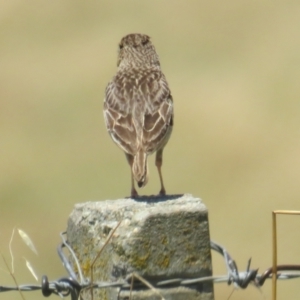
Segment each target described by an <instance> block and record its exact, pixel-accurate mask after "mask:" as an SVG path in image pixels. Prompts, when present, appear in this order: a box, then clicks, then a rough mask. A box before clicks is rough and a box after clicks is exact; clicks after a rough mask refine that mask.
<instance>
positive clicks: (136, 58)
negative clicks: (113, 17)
mask: <svg viewBox="0 0 300 300" xmlns="http://www.w3.org/2000/svg"><path fill="white" fill-rule="evenodd" d="M103 113H104V120H105V125H106V128H107V131H108V133H109V135H110V136H111V138H112V140H113V141H114V142H115V143H116V144H117V145H118V146H119V147H120V148H121V149H122V150H123V151H124V152H125V156H126V158H127V161H128V163H129V165H130V169H131V197H132V198H134V197H138V196H139V195H138V193H137V191H136V189H135V181H136V182H137V185H138V187H139V188H141V187H144V186H145V185H146V184H147V182H148V174H149V171H148V163H147V158H148V156H149V155H151V154H153V153H154V152H156V157H155V165H156V167H157V170H158V174H159V179H160V191H159V193H158V195H160V196H164V195H166V190H165V187H164V183H163V177H162V171H161V167H162V162H163V150H164V147H165V146H166V144H167V142H168V140H169V138H170V136H171V133H172V129H173V123H174V108H173V98H172V95H171V91H170V89H169V86H168V83H167V80H166V78H165V75H164V74H163V73H162V71H161V67H160V61H159V57H158V54H157V53H156V50H155V48H154V46H153V44H152V42H151V40H150V37H149V36H148V35H146V34H140V33H133V34H128V35H126V36H124V37H123V38H122V39H121V42H120V43H119V49H118V60H117V72H116V74H115V76H114V77H113V78H112V80H111V81H110V82H109V83H108V85H107V87H106V90H105V98H104V105H103Z"/></svg>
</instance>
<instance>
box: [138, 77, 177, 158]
mask: <svg viewBox="0 0 300 300" xmlns="http://www.w3.org/2000/svg"><path fill="white" fill-rule="evenodd" d="M148 90H149V94H150V97H149V99H148V101H147V105H146V110H145V115H144V126H143V147H144V149H145V151H146V152H147V153H152V152H154V151H157V150H159V149H160V148H162V147H164V146H165V144H166V143H167V141H168V139H169V136H170V134H171V131H172V127H173V99H172V96H171V93H170V90H169V87H168V84H167V81H166V79H165V77H164V75H163V74H162V73H160V76H159V78H157V77H156V80H154V81H153V82H151V81H150V82H149V84H148Z"/></svg>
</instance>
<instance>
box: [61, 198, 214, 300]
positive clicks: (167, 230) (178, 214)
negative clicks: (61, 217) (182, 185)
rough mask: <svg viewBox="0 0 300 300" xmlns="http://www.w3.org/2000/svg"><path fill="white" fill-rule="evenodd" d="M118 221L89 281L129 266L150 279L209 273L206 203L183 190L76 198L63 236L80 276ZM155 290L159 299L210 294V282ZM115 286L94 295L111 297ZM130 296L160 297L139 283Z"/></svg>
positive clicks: (208, 299)
mask: <svg viewBox="0 0 300 300" xmlns="http://www.w3.org/2000/svg"><path fill="white" fill-rule="evenodd" d="M170 198H171V199H170ZM119 221H121V224H120V226H119V227H118V229H117V230H116V232H115V233H114V235H113V237H112V239H111V240H110V242H109V243H108V245H107V246H106V247H105V248H104V250H103V252H102V253H101V255H100V257H99V258H98V260H97V262H96V264H95V268H94V281H120V280H123V279H124V278H125V277H126V274H129V273H131V272H136V273H138V274H139V275H141V276H142V277H143V278H145V279H146V280H149V281H150V282H152V281H157V280H166V279H171V278H197V277H200V276H210V275H211V273H212V270H211V254H210V238H209V228H208V214H207V209H206V207H205V205H204V204H203V203H202V201H201V200H200V199H199V198H194V197H193V196H191V195H188V194H185V195H181V196H178V197H174V196H173V197H172V196H169V197H168V196H166V197H165V198H163V199H158V198H152V199H151V198H142V199H140V200H134V199H119V200H107V201H101V202H87V203H82V204H77V205H76V206H75V209H74V210H73V212H72V213H71V215H70V218H69V221H68V228H67V237H68V242H69V244H70V245H71V247H72V248H73V249H74V251H75V253H76V255H77V257H78V259H79V261H80V264H81V268H82V270H83V272H84V275H85V276H86V277H90V266H91V262H92V261H93V259H94V258H95V257H96V255H97V254H98V252H99V250H100V249H101V247H102V246H103V245H104V243H105V241H106V239H107V237H108V235H109V233H110V231H111V230H112V229H114V228H115V227H116V226H117V224H118V222H119ZM159 291H160V293H161V294H162V295H164V297H165V299H175V300H176V299H185V300H189V299H193V300H194V299H201V300H204V299H205V300H212V299H213V285H212V283H204V284H197V285H196V286H193V287H192V288H190V287H189V288H184V287H179V288H174V287H173V288H172V289H160V290H159ZM118 292H119V291H118V289H116V288H109V289H101V290H98V291H95V292H94V299H112V300H113V299H117V295H118ZM88 294H89V293H87V295H85V297H87V296H88ZM128 295H129V294H128V293H127V292H126V291H122V292H121V293H120V294H119V298H118V299H128ZM85 299H89V298H85ZM132 299H148V300H150V299H151V300H152V299H160V297H158V296H157V295H156V294H155V293H153V291H151V290H148V289H145V290H144V291H141V292H139V291H135V292H134V297H132Z"/></svg>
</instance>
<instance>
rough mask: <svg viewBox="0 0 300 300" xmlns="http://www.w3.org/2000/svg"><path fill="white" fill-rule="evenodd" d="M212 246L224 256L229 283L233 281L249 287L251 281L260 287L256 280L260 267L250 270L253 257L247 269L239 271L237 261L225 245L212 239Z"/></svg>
mask: <svg viewBox="0 0 300 300" xmlns="http://www.w3.org/2000/svg"><path fill="white" fill-rule="evenodd" d="M210 248H211V249H213V250H215V251H217V252H218V253H219V254H221V255H222V256H223V257H224V260H225V264H226V268H227V272H228V284H231V283H232V282H233V283H234V285H235V286H236V287H240V288H242V289H245V288H247V286H248V285H249V283H253V284H254V285H255V286H256V287H258V282H257V281H256V276H257V273H258V269H256V270H250V265H251V258H250V259H249V260H248V264H247V268H246V271H245V272H239V271H238V267H237V265H236V263H235V261H234V260H233V259H232V257H231V256H230V255H229V253H228V252H227V251H226V249H225V248H224V247H222V246H220V245H219V244H217V243H215V242H213V241H210Z"/></svg>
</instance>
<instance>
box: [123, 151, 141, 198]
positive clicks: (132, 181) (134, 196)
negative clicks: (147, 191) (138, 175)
mask: <svg viewBox="0 0 300 300" xmlns="http://www.w3.org/2000/svg"><path fill="white" fill-rule="evenodd" d="M125 155H126V158H127V161H128V163H129V165H130V173H131V192H130V196H131V198H136V197H138V196H139V194H138V192H137V191H136V189H135V187H134V178H133V172H132V164H133V156H132V155H130V154H127V153H125Z"/></svg>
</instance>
